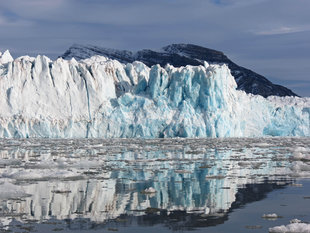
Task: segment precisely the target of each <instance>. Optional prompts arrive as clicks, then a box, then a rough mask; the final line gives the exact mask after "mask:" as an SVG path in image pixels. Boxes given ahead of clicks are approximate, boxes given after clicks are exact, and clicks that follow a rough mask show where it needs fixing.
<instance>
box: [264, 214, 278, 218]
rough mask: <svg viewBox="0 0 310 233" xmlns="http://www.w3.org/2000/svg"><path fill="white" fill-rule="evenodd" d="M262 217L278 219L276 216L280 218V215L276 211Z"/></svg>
mask: <svg viewBox="0 0 310 233" xmlns="http://www.w3.org/2000/svg"><path fill="white" fill-rule="evenodd" d="M262 218H266V219H276V218H280V216H278V215H277V214H276V213H273V214H263V216H262Z"/></svg>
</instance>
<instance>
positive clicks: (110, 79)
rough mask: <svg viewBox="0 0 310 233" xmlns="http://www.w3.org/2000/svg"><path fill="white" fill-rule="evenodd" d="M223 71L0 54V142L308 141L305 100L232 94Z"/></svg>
mask: <svg viewBox="0 0 310 233" xmlns="http://www.w3.org/2000/svg"><path fill="white" fill-rule="evenodd" d="M236 87H237V84H236V82H235V79H234V78H233V76H232V75H231V73H230V70H229V68H228V67H227V65H225V64H224V65H215V64H210V65H209V64H207V63H205V65H204V66H186V67H180V68H175V67H173V66H171V65H167V66H166V67H164V68H163V67H161V66H159V65H154V66H152V67H147V66H146V65H144V64H143V63H141V62H133V63H129V64H126V65H125V64H122V63H120V62H118V61H116V60H110V59H108V58H106V57H100V56H94V57H92V58H89V59H85V60H81V61H79V62H78V61H76V60H75V59H72V60H69V61H67V60H63V59H61V58H58V59H57V60H56V61H52V60H50V59H49V58H48V57H46V56H40V55H39V56H37V57H35V58H33V57H28V56H23V57H19V58H17V59H15V60H13V58H12V57H11V55H10V54H9V52H8V51H7V52H5V53H3V54H1V55H0V93H2V95H1V97H0V109H1V113H0V137H5V138H13V137H14V138H21V137H22V138H26V137H49V138H84V137H88V138H89V137H93V138H96V137H100V138H102V137H104V138H112V137H118V138H119V137H127V138H130V137H144V138H159V137H252V136H257V137H258V136H265V135H271V136H310V117H309V116H310V98H299V97H275V96H272V97H268V98H263V97H261V96H255V95H251V94H246V93H245V92H243V91H237V90H236Z"/></svg>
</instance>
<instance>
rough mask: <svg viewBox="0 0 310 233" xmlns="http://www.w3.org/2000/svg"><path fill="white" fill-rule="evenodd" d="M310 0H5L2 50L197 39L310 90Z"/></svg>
mask: <svg viewBox="0 0 310 233" xmlns="http://www.w3.org/2000/svg"><path fill="white" fill-rule="evenodd" d="M309 12H310V0H3V1H0V32H1V36H0V51H2V52H3V51H4V50H6V49H9V50H10V52H11V54H12V55H13V57H17V56H21V55H30V56H36V55H37V54H44V55H47V56H49V57H50V58H52V59H55V58H57V57H58V56H60V55H61V54H63V53H64V52H65V51H66V50H67V49H68V48H69V47H70V46H71V45H72V44H74V43H78V44H90V45H97V46H102V47H107V48H118V49H128V50H133V51H136V50H139V49H145V48H150V49H158V48H161V47H163V46H165V45H168V44H172V43H191V44H197V45H201V46H204V47H207V48H211V49H216V50H220V51H223V52H224V53H225V54H226V55H227V56H228V57H229V58H230V59H231V60H232V61H234V62H235V63H237V64H238V65H241V66H244V67H246V68H249V69H251V70H253V71H255V72H257V73H259V74H262V75H264V76H265V77H267V78H268V79H269V80H271V81H272V82H274V83H276V84H280V85H284V86H286V87H288V88H290V89H292V90H293V91H294V92H295V93H297V94H298V95H300V96H310V14H309Z"/></svg>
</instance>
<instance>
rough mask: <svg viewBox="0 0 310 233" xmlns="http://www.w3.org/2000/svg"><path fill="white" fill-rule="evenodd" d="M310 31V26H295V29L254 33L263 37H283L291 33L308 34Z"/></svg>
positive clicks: (276, 29)
mask: <svg viewBox="0 0 310 233" xmlns="http://www.w3.org/2000/svg"><path fill="white" fill-rule="evenodd" d="M306 31H310V25H305V26H295V27H278V28H274V29H269V30H263V31H254V34H256V35H263V36H271V35H282V34H290V33H297V32H306Z"/></svg>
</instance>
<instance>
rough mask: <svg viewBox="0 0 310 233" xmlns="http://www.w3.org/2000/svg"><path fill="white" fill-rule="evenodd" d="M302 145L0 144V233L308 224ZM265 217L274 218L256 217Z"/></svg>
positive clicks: (309, 159)
mask: <svg viewBox="0 0 310 233" xmlns="http://www.w3.org/2000/svg"><path fill="white" fill-rule="evenodd" d="M309 145H310V138H252V139H249V138H232V139H155V140H142V139H105V140H99V139H83V140H50V139H27V140H25V139H20V140H4V139H0V232H107V231H110V232H113V231H118V232H158V231H161V232H172V231H195V232H268V228H269V227H273V226H277V225H282V224H284V225H286V224H288V223H289V221H290V220H291V219H293V218H298V219H301V220H303V221H310V211H309V209H310V180H308V177H310V146H309ZM271 213H276V214H277V215H279V216H281V218H277V219H272V220H271V219H265V218H262V215H263V214H271Z"/></svg>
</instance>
